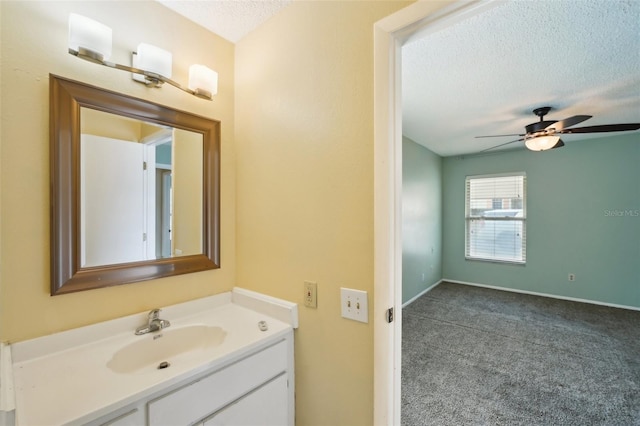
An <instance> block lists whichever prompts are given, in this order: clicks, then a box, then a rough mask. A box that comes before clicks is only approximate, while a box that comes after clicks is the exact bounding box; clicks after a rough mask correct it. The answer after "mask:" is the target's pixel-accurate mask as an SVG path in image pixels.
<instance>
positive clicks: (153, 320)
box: [136, 309, 171, 335]
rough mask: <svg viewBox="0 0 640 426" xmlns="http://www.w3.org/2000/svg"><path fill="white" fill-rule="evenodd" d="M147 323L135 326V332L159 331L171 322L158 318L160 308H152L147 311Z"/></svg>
mask: <svg viewBox="0 0 640 426" xmlns="http://www.w3.org/2000/svg"><path fill="white" fill-rule="evenodd" d="M148 317H149V324H147V325H146V326H144V325H143V326H142V327H138V328H136V334H137V335H141V334H147V333H152V332H154V331H160V330H162V329H163V328H167V327H169V326H170V325H171V323H170V322H169V321H167V320H163V319H160V309H153V310H152V311H150V312H149V315H148Z"/></svg>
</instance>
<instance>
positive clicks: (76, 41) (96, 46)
mask: <svg viewBox="0 0 640 426" xmlns="http://www.w3.org/2000/svg"><path fill="white" fill-rule="evenodd" d="M111 39H112V31H111V28H109V27H107V26H106V25H104V24H101V23H100V22H98V21H94V20H93V19H90V18H87V17H86V16H82V15H78V14H77V13H72V14H70V15H69V49H71V50H73V51H74V52H79V51H80V48H84V49H86V50H89V51H91V52H92V53H94V54H97V55H99V56H98V57H99V58H101V59H102V60H105V61H106V60H108V59H109V58H110V57H111Z"/></svg>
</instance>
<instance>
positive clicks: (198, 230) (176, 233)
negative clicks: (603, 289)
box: [171, 129, 204, 255]
mask: <svg viewBox="0 0 640 426" xmlns="http://www.w3.org/2000/svg"><path fill="white" fill-rule="evenodd" d="M173 135H174V139H173V156H172V159H173V169H172V173H171V183H172V186H173V215H172V217H171V219H172V221H173V226H172V227H171V233H172V234H171V238H172V241H171V243H172V250H173V254H174V255H180V254H182V255H188V254H198V253H202V175H203V174H204V171H203V167H202V151H203V144H202V135H200V134H199V133H194V132H189V131H187V130H182V129H174V133H173ZM197 183H200V185H197ZM175 250H180V253H176V252H175Z"/></svg>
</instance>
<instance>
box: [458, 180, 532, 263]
mask: <svg viewBox="0 0 640 426" xmlns="http://www.w3.org/2000/svg"><path fill="white" fill-rule="evenodd" d="M465 183H466V191H465V192H466V203H465V204H466V213H465V215H466V220H465V222H466V226H465V227H466V241H465V258H467V259H475V260H488V261H497V262H513V263H525V261H526V219H527V210H526V175H525V173H513V174H508V175H484V176H467V178H466V182H465Z"/></svg>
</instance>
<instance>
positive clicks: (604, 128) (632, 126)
mask: <svg viewBox="0 0 640 426" xmlns="http://www.w3.org/2000/svg"><path fill="white" fill-rule="evenodd" d="M638 129H640V123H623V124H603V125H601V126H589V127H577V128H575V129H565V130H562V131H560V132H557V133H564V134H571V133H605V132H626V131H629V130H638Z"/></svg>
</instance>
